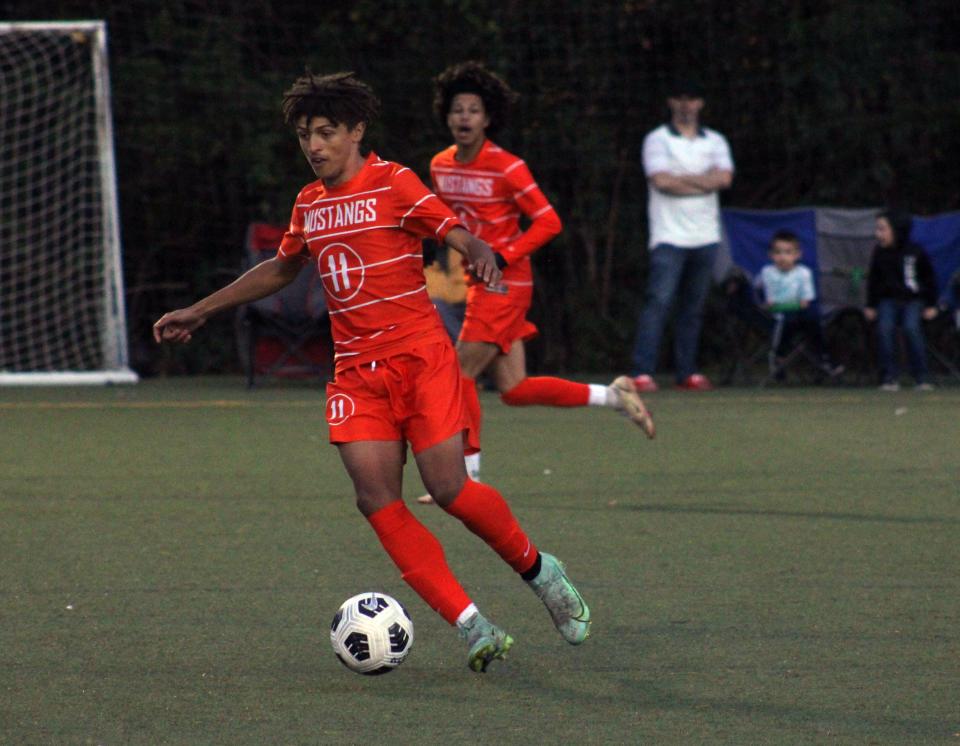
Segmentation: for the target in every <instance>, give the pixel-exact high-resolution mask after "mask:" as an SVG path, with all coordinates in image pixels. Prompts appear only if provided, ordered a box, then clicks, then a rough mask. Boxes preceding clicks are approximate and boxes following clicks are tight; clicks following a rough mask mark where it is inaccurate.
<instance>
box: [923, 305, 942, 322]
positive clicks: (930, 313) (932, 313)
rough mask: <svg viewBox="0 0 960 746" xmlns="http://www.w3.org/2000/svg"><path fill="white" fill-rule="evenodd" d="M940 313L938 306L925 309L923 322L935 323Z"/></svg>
mask: <svg viewBox="0 0 960 746" xmlns="http://www.w3.org/2000/svg"><path fill="white" fill-rule="evenodd" d="M938 313H940V311H939V309H937V307H936V306H928V307H927V308H924V309H923V320H924V321H933V320H934V319H935V318H937V314H938Z"/></svg>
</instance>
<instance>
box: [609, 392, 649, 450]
mask: <svg viewBox="0 0 960 746" xmlns="http://www.w3.org/2000/svg"><path fill="white" fill-rule="evenodd" d="M610 389H611V390H612V391H613V392H614V394H615V396H616V398H617V405H616V407H615V408H616V410H617V411H618V412H623V413H624V414H625V415H626V416H627V417H629V418H630V421H631V422H633V423H634V424H635V425H636V426H637V427H639V428H640V429H641V430H643V432H644V434H645V435H646V436H647V437H648V438H651V439H652V438H653V437H654V436H655V435H656V434H657V428H656V427H655V426H654V424H653V417H651V416H650V412H649V411H647V408H646V406H645V405H644V403H643V399H641V398H640V396H639V395H638V394H637V388H636V385H635V384H634V382H633V381H632V380H631V379H630V376H618V377H617V378H614V379H613V383H611V384H610Z"/></svg>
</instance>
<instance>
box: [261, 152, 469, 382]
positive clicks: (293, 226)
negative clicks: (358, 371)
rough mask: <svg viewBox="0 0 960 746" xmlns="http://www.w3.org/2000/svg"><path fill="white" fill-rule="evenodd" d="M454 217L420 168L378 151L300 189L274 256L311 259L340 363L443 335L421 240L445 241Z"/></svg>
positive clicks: (391, 352) (369, 358) (376, 356)
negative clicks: (332, 179) (333, 177)
mask: <svg viewBox="0 0 960 746" xmlns="http://www.w3.org/2000/svg"><path fill="white" fill-rule="evenodd" d="M458 225H460V223H459V221H458V220H457V218H456V216H455V215H454V214H453V213H452V212H451V211H450V209H449V208H448V207H447V206H446V205H444V204H443V202H441V201H440V200H439V199H438V198H437V196H436V195H435V194H433V193H432V192H431V191H430V190H429V189H427V188H426V186H424V184H423V182H422V181H420V179H419V178H418V177H417V175H416V174H414V173H413V172H412V171H411V170H410V169H409V168H407V167H406V166H401V165H400V164H397V163H391V162H389V161H383V160H380V158H378V157H377V156H376V154H374V153H370V155H368V156H367V159H366V162H365V163H364V165H363V168H361V169H360V171H359V172H358V173H357V174H356V175H355V176H354V177H353V178H352V179H350V180H349V181H348V182H346V183H345V184H341V185H339V186H336V187H327V186H325V185H324V183H323V181H322V180H319V181H315V182H313V183H312V184H308V185H307V186H305V187H304V188H303V189H302V190H301V191H300V194H299V195H298V196H297V201H296V204H295V205H294V208H293V216H292V217H291V218H290V227H289V228H288V229H287V232H286V233H285V234H284V236H283V241H282V242H281V244H280V250H279V251H278V253H277V258H278V259H281V260H285V261H297V260H300V258H301V257H303V256H304V254H305V253H309V256H310V258H311V259H312V260H313V261H315V262H317V266H318V268H319V271H320V277H321V279H322V281H323V289H324V290H325V292H326V296H327V309H328V311H329V313H330V324H331V327H332V336H333V345H334V352H335V360H336V368H337V370H342V369H344V368H349V367H352V366H354V365H360V364H361V363H366V362H371V361H374V360H379V359H383V358H386V357H389V356H391V355H395V354H397V353H398V352H402V351H403V350H404V349H406V348H407V347H409V346H410V344H411V343H412V342H413V341H417V342H430V341H433V340H435V339H446V338H447V336H446V334H447V333H446V331H445V330H444V328H443V325H442V323H441V322H440V318H439V316H438V315H437V312H436V310H435V309H434V307H433V304H432V303H431V302H430V299H429V298H428V297H427V290H426V281H425V280H424V277H423V250H422V248H421V243H420V241H421V239H422V238H427V237H430V238H433V239H435V240H437V241H441V242H442V241H443V238H444V237H445V236H446V235H447V233H448V232H449V231H450V229H451V228H453V227H455V226H458Z"/></svg>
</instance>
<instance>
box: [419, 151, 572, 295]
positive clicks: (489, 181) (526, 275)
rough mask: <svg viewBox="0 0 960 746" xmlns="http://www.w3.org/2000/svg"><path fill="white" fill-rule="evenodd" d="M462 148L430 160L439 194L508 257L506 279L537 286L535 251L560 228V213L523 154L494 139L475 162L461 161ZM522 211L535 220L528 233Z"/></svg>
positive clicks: (464, 221)
mask: <svg viewBox="0 0 960 746" xmlns="http://www.w3.org/2000/svg"><path fill="white" fill-rule="evenodd" d="M456 153H457V146H456V145H451V146H450V147H449V148H446V149H445V150H441V151H440V152H439V153H437V154H436V155H435V156H434V157H433V160H432V161H431V162H430V178H431V180H432V181H433V188H434V190H435V191H436V193H437V196H438V197H440V199H442V200H443V201H444V202H445V203H446V204H447V205H449V206H450V208H451V209H452V210H453V211H454V212H455V213H457V216H458V217H459V218H460V222H461V223H462V224H463V226H464V227H465V228H466V229H467V230H468V231H470V232H471V233H472V234H473V235H475V236H477V237H478V238H481V239H483V240H484V241H486V242H487V243H488V244H490V246H492V247H493V250H494V251H496V252H499V253H500V254H502V255H503V258H504V259H506V260H507V266H506V267H505V268H504V270H503V282H504V284H507V285H519V286H524V285H526V286H528V287H529V286H531V285H532V284H533V271H532V269H531V267H530V257H529V255H530V254H531V253H533V252H534V251H536V250H537V249H539V248H540V247H541V246H543V245H544V244H545V243H546V242H547V241H549V240H550V239H551V238H553V237H554V236H555V235H557V234H558V233H559V232H560V229H561V227H562V226H561V223H560V218H559V217H558V216H557V213H556V211H555V210H554V209H553V206H552V205H551V204H550V203H549V202H548V201H547V198H546V197H545V196H544V195H543V192H541V191H540V187H539V186H537V182H536V181H534V179H533V174H531V173H530V169H529V168H527V164H526V163H524V162H523V160H521V159H520V158H518V157H517V156H515V155H513V154H512V153H508V152H507V151H506V150H504V149H503V148H501V147H500V146H499V145H496V144H494V143H493V142H491V141H490V140H485V141H484V143H483V146H482V147H481V148H480V152H479V153H477V157H476V158H474V159H473V160H472V161H470V162H469V163H461V162H460V161H458V160H457V159H456V158H455V157H454V156H455V155H456ZM521 215H526V216H527V217H528V218H529V219H530V220H531V221H532V223H531V225H530V227H529V228H528V229H527V231H526V232H524V231H522V230H520V216H521Z"/></svg>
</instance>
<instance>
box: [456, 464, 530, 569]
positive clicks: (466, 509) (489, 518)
mask: <svg viewBox="0 0 960 746" xmlns="http://www.w3.org/2000/svg"><path fill="white" fill-rule="evenodd" d="M445 510H446V511H447V512H448V513H449V514H450V515H452V516H454V517H456V518H459V519H460V520H461V521H463V524H464V525H465V526H466V527H467V528H469V529H470V530H471V531H472V532H473V533H475V534H476V535H477V536H479V537H480V538H481V539H483V540H484V541H485V542H487V544H489V545H490V548H491V549H493V551H495V552H496V553H497V554H499V555H500V556H501V557H502V558H503V560H504V561H505V562H506V563H507V564H508V565H510V567H512V568H513V569H514V570H516V571H517V572H519V573H523V572H526V571H527V570H529V569H530V568H531V567H532V566H533V563H534V562H536V559H537V554H538V553H537V548H536V547H535V546H534V545H533V543H532V542H531V541H530V539H528V538H527V535H526V534H525V533H524V532H523V529H522V528H520V524H519V523H517V519H516V518H514V516H513V513H512V512H511V511H510V506H509V505H507V501H506V500H504V499H503V496H502V495H501V494H500V493H499V492H497V491H496V490H495V489H494V488H493V487H491V486H490V485H489V484H481V483H480V482H474V481H473V480H472V479H468V480H467V481H466V482H464V485H463V489H462V490H461V491H460V494H459V495H457V496H456V497H455V498H454V499H453V502H451V503H450V504H449V505H448V506H447V507H446V508H445Z"/></svg>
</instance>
